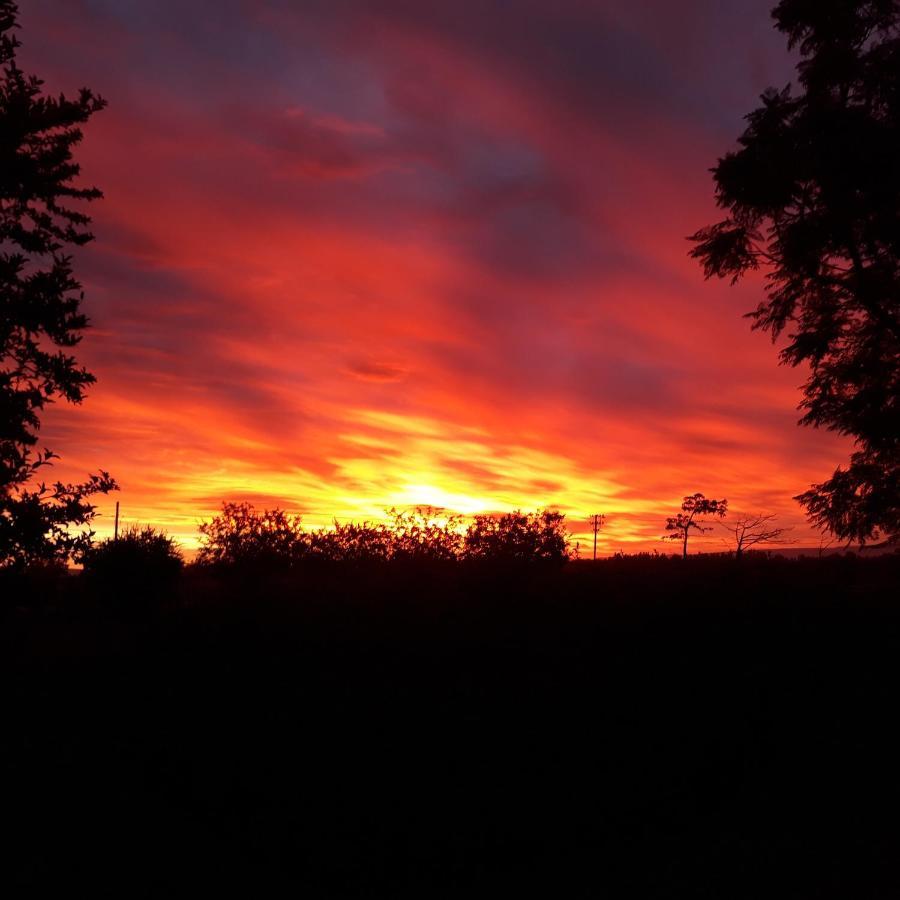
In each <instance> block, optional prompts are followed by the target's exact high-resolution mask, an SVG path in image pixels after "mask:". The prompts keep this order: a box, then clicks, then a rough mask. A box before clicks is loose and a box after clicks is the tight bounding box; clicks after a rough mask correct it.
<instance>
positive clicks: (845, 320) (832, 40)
mask: <svg viewBox="0 0 900 900" xmlns="http://www.w3.org/2000/svg"><path fill="white" fill-rule="evenodd" d="M773 16H774V18H775V22H776V26H777V27H778V29H779V30H780V31H782V32H784V33H785V34H786V35H787V36H788V41H789V44H790V46H791V47H792V48H793V47H796V48H799V51H800V63H799V66H798V74H799V81H800V90H799V91H795V90H794V89H792V87H791V86H788V87H786V88H784V89H782V90H777V89H774V88H770V89H769V90H768V91H766V93H765V94H763V96H762V106H760V107H759V108H758V109H756V110H754V111H753V112H752V113H750V115H749V116H747V119H748V122H749V125H748V126H747V129H746V131H745V132H744V133H743V135H741V137H740V139H739V143H740V149H739V150H737V151H736V152H731V153H728V154H726V155H725V156H724V157H723V158H722V159H720V160H719V163H718V165H717V166H716V168H715V170H714V171H715V181H716V199H717V201H718V204H719V206H720V207H722V208H723V209H724V210H726V211H727V214H728V217H727V218H726V219H725V220H724V221H722V222H719V223H718V224H716V225H712V226H710V227H707V228H704V229H702V230H700V231H698V232H697V233H696V234H695V235H694V236H693V238H692V240H694V241H695V242H696V244H697V246H696V247H695V248H694V250H693V256H695V257H696V258H697V259H699V260H700V261H701V263H702V264H703V267H704V270H705V272H706V275H707V277H711V276H718V277H720V278H730V279H731V280H732V282H735V281H737V280H738V279H739V278H740V277H741V276H742V275H744V274H745V273H746V272H748V271H751V270H755V269H758V268H760V267H761V266H763V267H765V268H766V269H767V273H768V274H767V280H766V287H765V292H766V299H765V301H763V302H762V303H760V304H759V306H758V308H757V309H756V310H755V311H754V312H753V313H750V317H751V318H752V319H753V327H754V328H760V329H763V330H764V331H768V332H770V333H771V335H772V337H773V339H776V338H778V337H779V336H781V335H782V334H785V335H786V337H787V344H786V346H785V347H784V349H782V351H781V360H782V362H783V363H787V364H788V365H791V366H798V365H801V364H803V365H808V366H809V367H810V376H809V379H808V380H807V382H806V385H805V386H804V400H803V403H802V406H801V408H802V409H803V410H804V415H803V418H802V419H801V422H802V423H803V424H806V425H813V426H815V427H825V428H828V429H830V430H833V431H838V432H840V433H841V434H845V435H849V436H851V437H852V438H853V439H854V440H855V441H856V445H857V450H856V452H855V453H854V454H853V456H852V458H851V460H850V465H849V466H848V467H847V468H846V469H843V468H839V469H838V470H837V471H836V472H835V473H834V475H833V476H832V477H831V478H830V479H828V480H827V481H825V482H823V483H822V484H818V485H814V486H813V487H812V489H811V490H809V491H807V492H806V493H804V494H801V495H800V496H799V497H798V498H797V499H798V500H800V502H801V503H803V505H804V506H805V507H806V509H807V511H808V513H809V516H810V518H811V520H812V521H813V522H814V523H815V524H816V525H818V526H819V527H822V528H826V529H828V530H829V531H831V532H832V533H833V534H834V535H835V536H836V537H837V538H839V539H841V540H845V541H859V542H864V541H867V540H870V539H873V538H877V537H878V536H879V534H883V535H887V536H889V537H890V536H894V537H898V536H900V364H898V361H900V165H898V162H897V161H898V159H900V4H898V3H897V2H896V0H864V2H863V0H860V2H856V0H853V2H851V0H783V2H781V3H779V4H778V6H777V7H776V8H775V10H774V12H773Z"/></svg>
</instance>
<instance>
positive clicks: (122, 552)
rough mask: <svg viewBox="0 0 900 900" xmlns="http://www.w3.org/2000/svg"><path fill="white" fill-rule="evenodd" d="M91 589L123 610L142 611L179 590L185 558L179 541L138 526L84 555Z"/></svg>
mask: <svg viewBox="0 0 900 900" xmlns="http://www.w3.org/2000/svg"><path fill="white" fill-rule="evenodd" d="M82 562H83V565H84V573H85V578H86V579H87V580H88V582H89V583H90V586H91V589H92V590H94V591H96V592H97V593H98V594H99V595H100V597H101V599H102V600H103V601H104V602H106V603H113V604H114V605H115V607H116V608H117V609H118V610H120V611H126V612H127V611H136V612H140V611H141V610H142V608H143V607H144V606H145V604H147V603H148V602H158V601H159V600H160V599H161V598H165V596H166V595H167V594H169V593H170V592H172V591H173V590H174V589H175V586H176V582H177V580H178V576H179V575H180V573H181V570H182V568H183V566H184V556H183V554H182V552H181V550H180V549H179V547H178V545H177V544H176V543H175V541H174V540H173V539H172V538H171V537H169V536H168V535H167V534H165V532H162V531H158V530H157V529H155V528H150V527H143V528H140V527H138V526H134V527H132V528H129V529H127V530H126V531H125V532H124V533H123V534H122V535H120V536H119V537H118V539H112V538H111V539H109V540H106V541H102V542H101V543H99V544H96V545H95V546H93V547H91V548H90V549H89V550H87V551H86V552H85V553H84V554H83V555H82Z"/></svg>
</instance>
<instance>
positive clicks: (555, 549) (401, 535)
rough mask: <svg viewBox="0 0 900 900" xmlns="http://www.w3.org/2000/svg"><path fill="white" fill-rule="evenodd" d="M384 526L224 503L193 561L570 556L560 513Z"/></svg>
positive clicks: (432, 515) (418, 510)
mask: <svg viewBox="0 0 900 900" xmlns="http://www.w3.org/2000/svg"><path fill="white" fill-rule="evenodd" d="M386 512H387V516H388V518H387V520H386V521H384V522H376V523H372V522H346V523H340V522H337V521H335V522H334V524H333V525H332V527H330V528H319V529H316V530H314V531H304V529H303V527H302V521H301V518H300V517H299V516H293V515H290V514H289V513H286V512H284V511H283V510H280V509H274V510H265V511H263V512H258V511H257V510H256V509H255V508H254V507H253V505H252V504H250V503H224V504H223V505H222V511H221V512H220V513H219V514H218V515H216V516H214V517H213V518H212V519H211V520H210V521H208V522H204V523H202V524H201V525H200V534H201V538H202V545H201V547H200V551H199V553H198V557H197V562H198V563H200V564H201V565H212V566H219V567H235V566H238V567H250V568H253V569H254V570H256V571H259V570H267V571H269V570H273V569H274V570H278V569H286V568H294V567H296V566H299V565H301V564H315V563H340V564H348V563H349V564H372V563H391V564H407V563H439V564H441V563H449V562H457V561H461V560H480V561H493V562H501V561H506V562H519V563H521V562H552V563H562V562H564V561H565V560H566V559H568V558H569V556H570V543H569V536H568V533H567V532H566V528H565V517H564V516H563V515H562V514H561V513H558V512H550V511H544V512H534V513H523V512H518V511H517V512H514V513H509V514H507V515H503V516H493V515H480V516H475V517H474V518H473V520H472V521H471V522H470V523H469V524H468V526H466V522H465V519H464V518H463V517H462V516H459V515H457V514H455V513H450V512H448V511H446V510H443V509H437V508H435V507H431V506H417V507H414V508H412V509H406V510H398V509H389V510H387V511H386Z"/></svg>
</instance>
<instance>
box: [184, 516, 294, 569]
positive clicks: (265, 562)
mask: <svg viewBox="0 0 900 900" xmlns="http://www.w3.org/2000/svg"><path fill="white" fill-rule="evenodd" d="M199 530H200V535H201V539H202V541H203V543H202V545H201V547H200V551H199V553H198V554H197V562H198V563H200V564H201V565H211V566H239V567H243V568H266V569H286V568H291V567H292V566H294V565H295V564H296V563H297V561H298V560H299V559H300V558H301V557H303V556H304V555H305V554H306V551H307V540H306V536H305V534H304V532H303V523H302V519H301V517H300V516H294V515H291V514H290V513H287V512H285V511H284V510H283V509H277V508H276V509H272V510H268V509H267V510H264V511H263V512H257V510H256V509H255V507H254V506H253V504H252V503H223V504H222V511H221V512H220V513H219V514H218V515H216V516H213V518H212V519H211V520H210V521H209V522H203V523H201V525H200V528H199Z"/></svg>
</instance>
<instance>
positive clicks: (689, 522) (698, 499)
mask: <svg viewBox="0 0 900 900" xmlns="http://www.w3.org/2000/svg"><path fill="white" fill-rule="evenodd" d="M727 512H728V501H727V500H707V499H706V497H704V496H703V494H692V495H691V496H690V497H685V498H684V502H683V503H682V504H681V512H680V513H678V515H677V516H670V517H669V518H668V519H666V531H668V532H670V533H669V534H664V535H663V536H662V540H664V541H681V558H682V559H687V554H688V540H689V539H690V536H691V532H692V531H696V532H698V533H699V534H703V532H705V531H712V527H705V526H704V525H703V524H702V522H703V517H704V516H717V517H718V518H720V519H721V518H724V517H725V514H726V513H727Z"/></svg>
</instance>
